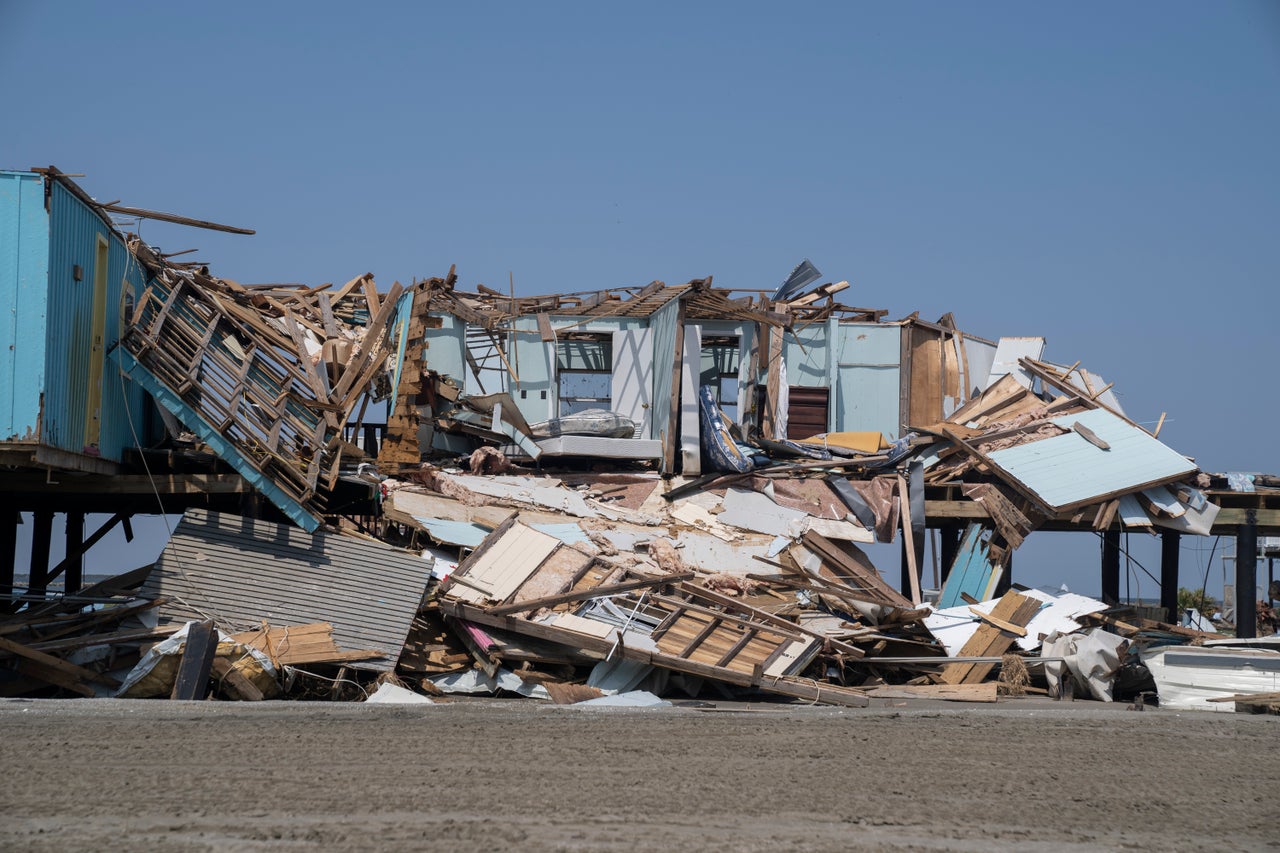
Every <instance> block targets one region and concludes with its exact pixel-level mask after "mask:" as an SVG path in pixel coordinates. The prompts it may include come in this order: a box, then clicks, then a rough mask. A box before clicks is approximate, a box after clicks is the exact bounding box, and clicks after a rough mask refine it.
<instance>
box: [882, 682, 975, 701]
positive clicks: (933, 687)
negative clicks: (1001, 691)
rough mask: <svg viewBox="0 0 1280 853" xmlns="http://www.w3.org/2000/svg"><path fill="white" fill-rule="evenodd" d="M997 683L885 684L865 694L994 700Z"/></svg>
mask: <svg viewBox="0 0 1280 853" xmlns="http://www.w3.org/2000/svg"><path fill="white" fill-rule="evenodd" d="M996 689H997V684H996V683H995V682H994V681H988V682H984V683H982V684H887V685H885V686H883V687H873V688H872V689H871V690H868V691H867V695H868V696H871V697H872V698H875V699H945V700H946V701H948V702H994V701H996Z"/></svg>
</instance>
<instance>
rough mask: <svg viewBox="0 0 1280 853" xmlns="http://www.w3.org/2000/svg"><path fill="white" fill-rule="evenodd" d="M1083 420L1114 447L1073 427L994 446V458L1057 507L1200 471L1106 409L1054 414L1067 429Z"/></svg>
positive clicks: (1056, 421) (1042, 498) (994, 460)
mask: <svg viewBox="0 0 1280 853" xmlns="http://www.w3.org/2000/svg"><path fill="white" fill-rule="evenodd" d="M1077 421H1078V422H1079V423H1080V424H1082V425H1083V426H1085V427H1087V428H1088V429H1090V430H1092V431H1093V432H1094V433H1096V434H1097V436H1098V437H1099V438H1101V439H1102V440H1103V441H1104V442H1106V443H1107V444H1109V445H1110V448H1111V449H1110V450H1102V449H1101V448H1099V447H1096V446H1094V445H1093V444H1091V443H1089V442H1088V441H1086V440H1085V439H1084V438H1083V437H1081V436H1080V435H1078V434H1076V433H1074V432H1067V433H1066V434H1064V435H1059V436H1054V437H1053V438H1045V439H1041V440H1039V441H1032V442H1029V443H1027V444H1023V445H1020V446H1018V447H1010V448H1007V449H1005V450H997V451H994V452H992V453H991V454H990V459H991V461H992V462H994V463H995V464H996V465H998V466H1000V468H1001V469H1003V470H1004V471H1005V472H1006V473H1008V474H1009V475H1010V476H1012V477H1013V478H1014V479H1016V480H1018V481H1019V482H1020V483H1022V485H1023V486H1025V487H1026V488H1027V489H1029V490H1031V491H1032V492H1034V493H1035V494H1036V495H1037V496H1038V497H1039V498H1040V499H1041V500H1042V501H1043V502H1044V503H1045V504H1046V505H1047V506H1048V507H1050V508H1051V509H1055V510H1061V509H1069V508H1073V507H1076V506H1083V505H1085V504H1088V503H1092V502H1094V501H1097V500H1099V499H1101V498H1103V497H1107V496H1110V495H1116V494H1120V493H1123V492H1133V491H1137V490H1139V489H1144V488H1148V487H1150V486H1153V485H1157V484H1160V483H1167V482H1172V481H1173V480H1177V479H1178V478H1180V477H1183V476H1186V475H1187V474H1190V473H1193V472H1194V471H1195V470H1196V466H1195V464H1194V463H1192V462H1191V461H1190V460H1188V459H1187V458H1186V457H1185V456H1183V455H1182V454H1180V453H1178V452H1176V451H1174V450H1172V449H1171V448H1169V447H1168V446H1166V445H1164V444H1162V443H1161V442H1160V441H1159V440H1157V439H1155V438H1152V437H1151V435H1150V434H1149V433H1146V432H1144V431H1143V430H1141V429H1139V428H1138V427H1135V426H1133V425H1132V424H1129V423H1126V422H1125V421H1124V420H1122V419H1120V418H1119V417H1117V416H1115V415H1113V414H1111V413H1110V412H1107V411H1105V410H1102V409H1097V410H1094V411H1090V412H1081V413H1079V414H1075V415H1065V416H1063V417H1059V418H1054V419H1053V423H1055V424H1057V425H1058V426H1060V427H1062V428H1064V429H1067V430H1070V429H1071V426H1072V424H1074V423H1076V422H1077Z"/></svg>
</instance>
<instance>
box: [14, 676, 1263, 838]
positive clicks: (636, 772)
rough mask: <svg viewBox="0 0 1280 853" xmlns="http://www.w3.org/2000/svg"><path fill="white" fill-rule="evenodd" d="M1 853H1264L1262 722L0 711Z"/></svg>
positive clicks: (491, 709)
mask: <svg viewBox="0 0 1280 853" xmlns="http://www.w3.org/2000/svg"><path fill="white" fill-rule="evenodd" d="M0 731H2V733H3V737H2V738H0V767H2V768H3V769H4V771H5V773H6V775H7V776H8V784H6V785H5V786H4V789H3V791H2V792H0V814H2V815H3V816H4V819H3V820H2V821H0V849H5V850H29V851H42V850H50V851H53V850H57V851H63V850H95V851H98V850H131V851H133V850H148V851H191V850H272V851H275V850H300V849H313V848H324V849H326V850H369V849H387V850H510V849H530V850H551V849H556V850H671V849H695V850H762V851H763V850H769V851H773V850H851V849H853V850H858V849H867V850H975V851H984V850H992V849H1016V850H1063V849H1099V848H1102V849H1120V848H1139V849H1163V850H1191V849H1213V850H1224V849H1262V848H1266V847H1269V846H1275V844H1276V842H1277V841H1278V840H1280V834H1277V833H1278V832H1280V806H1277V797H1278V796H1280V787H1278V786H1277V781H1280V773H1278V772H1277V750H1278V748H1280V718H1277V717H1258V716H1250V715H1244V714H1233V715H1228V714H1206V713H1174V712H1169V711H1165V712H1161V711H1155V710H1149V711H1146V712H1143V713H1135V712H1126V711H1125V710H1123V708H1120V707H1116V706H1110V707H1105V706H1100V705H1099V704H1097V703H1076V704H1073V705H1063V704H1058V703H1051V702H1047V701H1033V700H1024V701H1017V702H1011V703H1001V704H1000V705H997V706H987V707H983V708H981V709H976V708H975V707H974V706H957V705H950V706H946V707H940V706H939V707H934V706H925V707H922V706H920V705H915V706H911V707H907V706H897V707H895V706H891V705H889V703H888V702H884V703H883V704H882V706H881V707H877V708H870V709H863V710H847V709H846V710H841V709H831V708H816V707H796V706H777V705H772V706H771V705H726V706H719V707H718V708H717V709H716V710H693V709H689V708H673V709H660V710H648V711H638V710H625V711H624V710H617V709H614V710H589V709H585V708H572V707H550V706H546V705H544V704H541V703H535V702H533V701H525V702H520V701H512V702H507V701H502V702H497V701H490V702H483V701H481V702H459V703H453V704H449V705H434V706H415V707H394V706H360V705H338V704H303V703H261V704H256V705H237V704H230V703H215V702H158V701H152V702H147V701H118V700H96V701H95V700H67V701H61V700H57V701H55V700H44V701H40V700H36V701H22V700H4V701H0Z"/></svg>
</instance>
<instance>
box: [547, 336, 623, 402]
mask: <svg viewBox="0 0 1280 853" xmlns="http://www.w3.org/2000/svg"><path fill="white" fill-rule="evenodd" d="M574 347H576V348H578V349H579V350H580V352H579V353H578V354H577V355H578V357H577V358H575V357H574V353H573V352H572V348H574ZM597 347H598V350H597V349H596V348H597ZM577 364H581V365H585V366H574V365H577ZM586 377H596V379H595V380H594V381H597V382H600V383H601V384H602V388H601V390H602V391H603V392H604V393H603V394H602V395H592V396H586V395H583V394H582V393H580V391H581V390H582V389H581V388H580V387H579V388H575V387H574V382H575V380H577V382H578V383H583V382H588V381H592V380H588V379H587V378H586ZM612 384H613V336H612V335H609V334H582V335H573V336H569V337H564V338H561V339H559V340H558V341H556V391H557V402H556V410H557V412H558V413H559V417H562V418H563V417H567V416H569V415H572V414H576V413H578V412H582V411H585V410H587V409H605V410H610V411H611V410H612V407H613V389H612ZM588 390H590V389H588ZM571 392H573V393H571Z"/></svg>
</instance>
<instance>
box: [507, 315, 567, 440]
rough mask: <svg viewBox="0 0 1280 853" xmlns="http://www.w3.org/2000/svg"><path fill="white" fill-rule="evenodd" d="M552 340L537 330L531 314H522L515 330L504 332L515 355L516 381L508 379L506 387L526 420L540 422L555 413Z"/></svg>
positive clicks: (511, 351)
mask: <svg viewBox="0 0 1280 853" xmlns="http://www.w3.org/2000/svg"><path fill="white" fill-rule="evenodd" d="M555 346H556V345H555V343H553V342H545V341H543V340H542V337H541V335H539V334H538V322H537V320H536V319H535V318H533V317H521V318H520V320H519V322H518V324H517V331H516V332H515V333H514V334H511V335H508V336H507V347H508V350H509V351H510V353H511V354H512V355H511V356H509V357H511V358H513V359H514V361H513V362H512V367H514V368H515V371H516V376H518V377H519V378H520V381H519V382H516V381H514V380H510V379H509V382H508V388H509V390H510V393H511V397H512V399H513V400H515V401H516V406H517V408H519V409H520V414H522V415H524V419H525V420H526V421H528V422H529V423H540V422H541V421H545V420H550V419H551V418H552V417H554V413H555V412H556V411H557V409H556V387H555V364H554V359H555Z"/></svg>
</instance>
